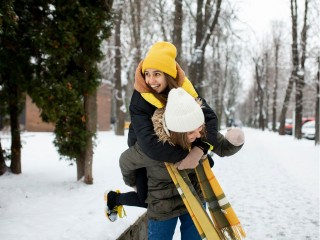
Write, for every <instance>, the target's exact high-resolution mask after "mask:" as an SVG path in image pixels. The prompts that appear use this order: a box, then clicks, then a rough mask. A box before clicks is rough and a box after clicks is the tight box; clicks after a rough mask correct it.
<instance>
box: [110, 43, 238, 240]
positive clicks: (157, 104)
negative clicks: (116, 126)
mask: <svg viewBox="0 0 320 240" xmlns="http://www.w3.org/2000/svg"><path fill="white" fill-rule="evenodd" d="M176 54H177V53H176V48H175V46H174V45H172V44H171V43H169V42H157V43H155V44H154V45H153V46H152V47H151V48H150V49H149V51H148V53H147V55H146V57H145V59H143V60H142V61H141V62H140V64H139V65H138V67H137V69H136V72H135V82H134V92H133V94H132V98H131V101H130V106H129V110H130V116H131V125H130V127H129V134H128V145H129V149H127V150H126V151H125V152H123V153H122V154H121V156H120V168H121V172H122V176H123V180H124V181H125V183H126V185H128V186H131V187H136V189H137V192H128V193H119V192H116V191H110V192H108V193H107V198H106V199H107V209H108V211H107V217H108V218H109V217H110V216H114V215H116V216H117V214H118V213H119V212H118V209H120V208H119V206H121V205H130V206H139V207H147V208H148V210H147V212H148V230H149V231H151V232H152V231H156V232H157V231H160V229H161V228H158V226H159V225H157V224H156V225H153V223H154V221H155V222H157V221H160V222H162V221H164V222H165V221H166V220H170V219H172V218H176V217H179V218H180V217H186V218H187V222H184V223H183V222H181V227H182V228H183V226H186V225H185V224H186V223H191V225H188V226H189V227H192V228H193V230H192V231H193V234H195V235H197V234H198V233H197V230H196V228H195V226H194V225H193V223H192V220H191V218H190V216H188V213H187V209H186V208H185V206H184V204H183V202H182V200H181V197H180V196H179V194H178V192H177V191H175V190H173V189H174V184H173V182H172V180H171V179H170V176H168V172H167V171H166V169H165V166H164V162H170V163H174V164H176V166H177V168H178V169H193V168H195V167H196V166H197V165H198V162H199V160H200V158H201V156H202V155H203V154H204V153H206V151H207V150H208V147H207V145H208V144H210V145H211V146H214V148H213V150H212V151H213V152H214V153H216V154H217V155H218V156H220V157H225V156H231V155H233V154H235V153H236V152H238V151H239V150H240V149H241V147H242V144H243V142H242V144H240V145H238V146H236V145H233V143H231V142H229V141H228V139H227V138H226V137H225V136H223V135H222V134H221V133H219V132H218V129H217V122H218V119H217V116H216V114H215V113H214V111H213V110H212V109H211V108H210V106H209V105H208V104H207V103H206V101H205V100H204V99H203V98H201V96H199V95H198V92H197V91H196V89H195V88H194V87H193V85H192V83H191V81H190V80H189V79H188V78H187V77H186V76H185V73H184V71H183V70H182V69H181V67H180V66H179V64H178V63H177V62H176V61H175V58H176ZM175 88H183V89H184V90H185V91H186V92H187V93H188V94H189V95H190V96H191V98H192V100H193V101H194V102H195V103H196V101H195V99H199V100H200V101H202V106H201V108H200V106H199V108H200V110H201V109H202V112H203V113H202V114H203V118H202V117H201V114H199V113H200V112H199V111H198V110H196V111H195V112H194V113H195V114H194V115H193V114H191V115H190V116H193V118H192V119H191V120H190V121H186V122H181V121H180V120H179V121H177V118H175V117H173V118H170V114H169V115H168V116H167V120H165V117H164V119H162V118H161V123H162V122H165V121H167V122H166V125H167V124H168V126H167V128H168V129H169V131H167V132H169V134H170V136H169V135H167V134H165V135H167V136H164V135H163V137H165V138H168V136H169V138H170V140H171V141H170V142H169V141H162V140H161V138H160V137H159V136H156V135H155V130H154V124H153V122H152V120H151V119H152V118H153V116H154V114H155V113H156V112H157V111H158V110H159V111H161V110H164V109H166V107H169V106H170V102H171V100H170V98H169V93H170V90H171V91H172V90H174V89H175ZM177 101H178V100H177ZM173 104H175V105H176V106H173V109H175V110H173V112H172V113H174V111H176V113H177V111H178V110H179V109H180V108H182V107H186V106H188V104H183V103H181V102H179V103H178V102H175V101H173ZM168 109H170V107H169V108H168ZM195 109H196V108H195ZM189 110H191V107H190V108H189ZM179 113H183V112H179ZM189 113H191V111H189ZM187 115H188V114H187ZM187 115H186V116H185V117H188V116H187ZM161 116H162V115H161ZM194 116H195V117H194ZM190 118H191V117H190ZM196 125H199V127H198V128H197V126H196ZM195 126H196V128H195V129H191V128H194V127H195ZM161 129H162V132H163V133H164V132H165V129H164V127H161ZM189 129H190V130H189ZM176 131H177V132H176ZM179 131H180V132H179ZM181 131H182V132H181ZM184 131H187V132H184ZM204 133H205V134H204ZM177 135H179V136H180V135H184V136H187V138H186V139H184V140H186V141H182V142H176V141H175V136H177ZM192 135H194V136H192ZM199 135H201V138H200V137H199ZM202 138H203V139H202ZM177 139H181V138H180V137H178V138H177ZM182 140H183V139H182ZM204 141H205V143H204ZM183 142H189V144H190V142H192V147H191V148H189V147H187V148H186V147H184V146H183ZM180 143H182V144H180ZM207 143H208V144H207ZM146 168H147V169H148V170H147V171H145V169H146ZM142 169H144V171H140V170H142ZM153 170H154V171H153ZM140 173H141V174H140ZM161 174H164V175H161ZM165 174H167V175H165ZM146 178H147V180H145V179H146ZM160 180H161V181H160ZM147 184H148V186H147ZM147 196H148V198H147ZM146 198H147V199H146ZM119 216H120V215H119ZM109 219H110V218H109ZM115 219H116V218H115ZM110 220H111V219H110ZM169 225H170V224H169ZM152 226H154V228H153V227H152ZM169 227H170V229H171V230H172V229H173V230H174V228H175V225H173V224H171V225H170V226H169ZM189 227H187V228H188V229H189V230H190V231H191V228H189ZM171 230H170V231H168V228H165V232H162V233H159V232H158V233H159V234H160V235H161V234H169V235H170V234H172V232H171ZM185 230H186V229H185ZM183 232H184V233H182V231H181V234H187V235H189V239H192V240H194V239H198V238H199V236H197V237H198V238H197V237H193V236H194V235H192V234H190V233H187V232H186V231H183ZM161 236H162V235H161ZM149 239H150V240H152V239H153V238H152V237H151V236H149ZM160 239H167V238H163V237H161V238H160ZM168 239H170V237H169V238H168ZM171 239H172V238H171Z"/></svg>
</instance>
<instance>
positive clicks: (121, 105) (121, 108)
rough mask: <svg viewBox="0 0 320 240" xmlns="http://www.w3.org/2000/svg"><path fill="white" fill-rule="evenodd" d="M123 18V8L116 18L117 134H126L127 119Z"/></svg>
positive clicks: (115, 93)
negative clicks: (123, 64) (123, 81)
mask: <svg viewBox="0 0 320 240" xmlns="http://www.w3.org/2000/svg"><path fill="white" fill-rule="evenodd" d="M121 20H122V8H119V10H118V17H117V18H116V20H115V45H116V50H115V52H116V56H115V73H114V77H115V89H114V95H115V101H116V122H115V134H116V135H118V136H124V120H125V111H126V110H125V109H126V106H125V98H124V93H123V91H124V90H123V89H122V83H121V51H120V49H121Z"/></svg>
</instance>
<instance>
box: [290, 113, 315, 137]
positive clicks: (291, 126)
mask: <svg viewBox="0 0 320 240" xmlns="http://www.w3.org/2000/svg"><path fill="white" fill-rule="evenodd" d="M314 120H315V118H314V117H306V118H302V122H301V125H302V126H303V125H304V124H305V123H307V122H310V121H314ZM292 130H293V120H292V119H291V118H287V119H286V123H285V133H286V134H288V135H292Z"/></svg>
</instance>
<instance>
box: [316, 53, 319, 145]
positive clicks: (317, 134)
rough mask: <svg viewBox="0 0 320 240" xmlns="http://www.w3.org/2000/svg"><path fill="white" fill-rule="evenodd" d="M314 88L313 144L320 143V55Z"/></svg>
mask: <svg viewBox="0 0 320 240" xmlns="http://www.w3.org/2000/svg"><path fill="white" fill-rule="evenodd" d="M316 89H317V95H316V96H317V100H316V111H315V112H316V135H315V145H320V134H319V131H320V119H319V118H320V113H319V110H320V56H319V57H318V72H317V79H316Z"/></svg>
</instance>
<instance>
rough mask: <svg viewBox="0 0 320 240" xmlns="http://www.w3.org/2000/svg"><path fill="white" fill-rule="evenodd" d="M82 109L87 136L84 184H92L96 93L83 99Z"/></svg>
mask: <svg viewBox="0 0 320 240" xmlns="http://www.w3.org/2000/svg"><path fill="white" fill-rule="evenodd" d="M84 109H85V115H86V130H87V133H89V134H88V136H87V141H86V149H85V159H84V182H85V183H86V184H92V183H93V177H92V162H93V135H94V134H95V133H96V131H97V92H96V91H94V92H93V93H92V94H90V95H89V96H85V97H84Z"/></svg>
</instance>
